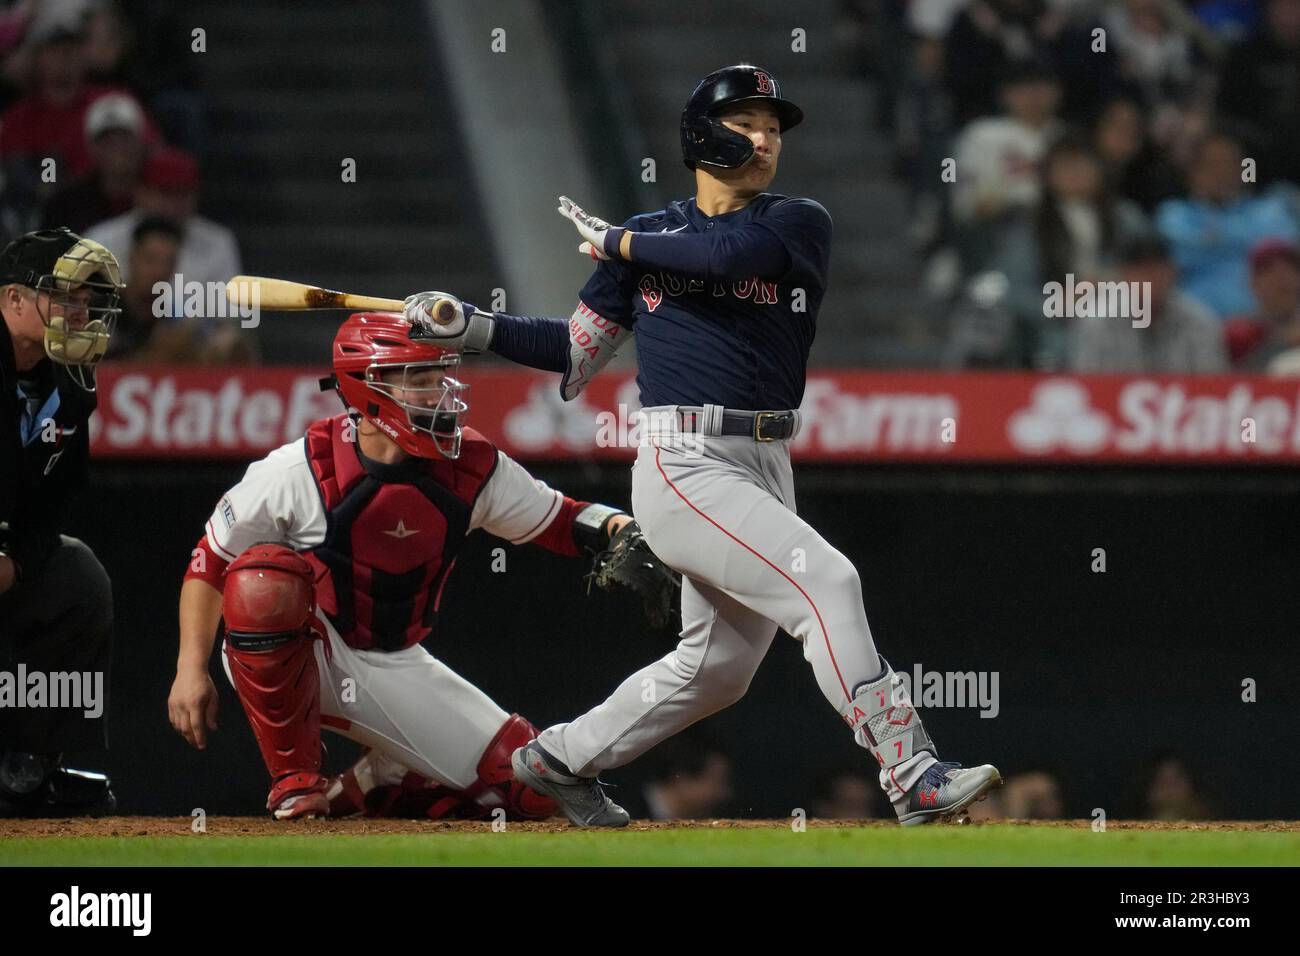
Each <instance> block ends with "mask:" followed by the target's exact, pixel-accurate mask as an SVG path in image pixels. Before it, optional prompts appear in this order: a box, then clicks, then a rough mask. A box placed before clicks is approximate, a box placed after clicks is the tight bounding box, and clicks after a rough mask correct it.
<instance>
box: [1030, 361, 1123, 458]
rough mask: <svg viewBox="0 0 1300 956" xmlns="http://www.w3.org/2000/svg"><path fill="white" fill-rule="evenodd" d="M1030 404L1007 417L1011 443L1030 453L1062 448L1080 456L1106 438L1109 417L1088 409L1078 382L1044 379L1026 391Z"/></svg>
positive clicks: (1094, 448) (1108, 430)
mask: <svg viewBox="0 0 1300 956" xmlns="http://www.w3.org/2000/svg"><path fill="white" fill-rule="evenodd" d="M1029 400H1030V405H1029V407H1028V408H1025V409H1021V410H1020V411H1018V412H1016V413H1015V414H1014V415H1012V416H1011V418H1010V419H1008V420H1007V435H1008V436H1009V437H1010V438H1011V442H1012V444H1014V445H1015V446H1016V447H1017V448H1019V449H1020V450H1021V451H1023V452H1027V453H1029V454H1031V455H1043V454H1047V453H1048V452H1051V451H1055V450H1056V449H1058V448H1064V449H1066V450H1068V451H1072V452H1075V453H1077V454H1080V455H1086V454H1087V453H1089V452H1093V451H1097V450H1098V449H1099V448H1101V447H1102V446H1104V445H1105V444H1106V442H1107V440H1108V439H1109V438H1110V432H1111V425H1110V419H1109V418H1107V417H1106V415H1104V414H1103V413H1101V412H1099V411H1097V410H1096V409H1094V408H1092V407H1091V406H1090V403H1089V395H1088V390H1087V389H1086V388H1084V387H1083V385H1081V384H1080V383H1078V382H1075V381H1071V380H1056V381H1050V382H1044V383H1043V384H1041V385H1039V386H1037V387H1036V388H1035V389H1034V390H1033V392H1032V393H1030V399H1029Z"/></svg>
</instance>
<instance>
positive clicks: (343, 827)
mask: <svg viewBox="0 0 1300 956" xmlns="http://www.w3.org/2000/svg"><path fill="white" fill-rule="evenodd" d="M999 822H1000V823H1006V824H1010V825H1013V826H1018V827H1041V828H1045V829H1064V830H1087V829H1089V828H1090V827H1091V821H1089V820H1051V821H1048V820H1003V821H999ZM205 823H206V832H207V833H209V834H214V835H218V836H307V835H311V834H322V835H330V836H334V835H340V836H371V835H376V834H403V833H410V834H431V833H477V832H486V831H490V830H491V823H490V822H488V821H478V820H470V821H466V820H367V819H364V818H362V819H358V818H350V819H344V820H293V821H288V822H279V821H276V820H272V819H270V818H269V817H216V816H214V817H208V818H207V820H206V821H205ZM193 825H194V820H193V819H192V818H191V817H103V818H101V819H98V820H84V819H73V820H60V819H46V820H0V840H3V839H5V838H7V837H25V838H29V839H31V838H41V837H158V836H183V835H186V834H189V833H191V832H193ZM807 825H808V828H809V829H821V828H826V827H858V828H883V829H895V828H897V826H898V824H896V823H894V822H893V821H892V820H867V821H862V820H809V821H808V822H807ZM789 826H790V820H789V819H788V818H787V819H781V820H677V821H669V822H655V821H649V820H634V821H633V822H632V824H631V825H630V826H629V827H628V829H629V830H633V831H636V830H710V829H714V830H767V829H784V828H788V827H789ZM970 826H980V824H978V823H976V824H970ZM509 827H510V829H511V830H514V831H519V832H532V833H558V832H563V831H565V830H570V829H573V828H572V827H571V826H570V825H569V824H568V823H565V822H556V821H546V822H543V823H523V822H519V823H514V822H512V823H510V824H509ZM1106 829H1107V830H1108V831H1110V830H1178V831H1197V830H1204V831H1220V832H1222V831H1239V832H1300V821H1296V820H1260V821H1214V822H1197V823H1182V822H1179V823H1153V822H1147V821H1133V820H1128V821H1126V820H1108V821H1107V822H1106Z"/></svg>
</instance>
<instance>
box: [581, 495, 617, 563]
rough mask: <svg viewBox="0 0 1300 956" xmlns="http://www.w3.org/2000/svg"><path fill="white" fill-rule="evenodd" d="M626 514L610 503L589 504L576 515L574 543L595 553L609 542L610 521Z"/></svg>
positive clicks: (603, 548)
mask: <svg viewBox="0 0 1300 956" xmlns="http://www.w3.org/2000/svg"><path fill="white" fill-rule="evenodd" d="M621 514H625V512H622V511H619V510H618V509H617V508H611V507H610V506H609V505H587V507H585V508H583V509H582V510H581V511H579V512H578V513H577V515H576V516H574V519H573V543H574V544H576V545H577V546H578V547H580V548H584V549H585V550H587V551H590V552H592V553H593V554H594V553H595V552H597V551H604V550H605V546H606V545H608V544H609V521H610V519H611V518H614V517H617V516H618V515H621Z"/></svg>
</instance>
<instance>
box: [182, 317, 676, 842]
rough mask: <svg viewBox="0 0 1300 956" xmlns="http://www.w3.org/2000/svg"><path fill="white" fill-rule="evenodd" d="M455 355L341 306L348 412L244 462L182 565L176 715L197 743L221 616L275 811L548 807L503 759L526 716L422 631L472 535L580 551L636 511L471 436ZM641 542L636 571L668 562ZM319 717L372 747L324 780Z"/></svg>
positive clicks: (542, 811) (528, 811) (233, 676)
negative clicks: (533, 469)
mask: <svg viewBox="0 0 1300 956" xmlns="http://www.w3.org/2000/svg"><path fill="white" fill-rule="evenodd" d="M459 362H460V355H459V354H458V353H457V352H456V351H455V350H454V349H450V348H447V347H445V346H443V345H440V344H438V343H437V342H429V341H427V340H425V339H423V338H422V337H421V336H420V330H419V329H418V328H416V329H413V328H412V326H411V325H410V324H409V323H408V321H407V320H406V319H405V318H404V317H403V316H401V315H394V314H388V313H366V314H357V315H353V316H352V317H351V318H349V319H348V320H347V321H346V322H345V323H344V324H343V326H342V327H341V328H340V329H339V332H338V334H337V336H336V337H335V341H334V362H333V365H334V379H333V381H334V384H335V386H336V388H337V389H338V392H339V395H340V396H341V397H342V399H343V401H344V403H345V405H347V406H348V409H349V410H348V411H347V412H344V413H340V414H339V415H336V416H334V417H332V418H326V419H322V420H320V421H317V422H313V423H312V424H311V426H310V427H309V428H308V429H307V434H306V435H305V436H304V437H303V438H301V439H299V440H298V441H295V442H292V443H290V444H288V445H284V446H283V447H281V448H278V449H276V450H275V451H273V452H271V453H270V454H269V455H267V456H266V457H265V458H264V459H262V460H261V461H258V462H255V463H253V464H252V465H251V466H249V468H248V471H247V473H246V474H245V475H244V478H243V480H241V481H240V482H239V483H238V484H237V485H235V486H234V487H233V488H231V489H230V490H229V491H228V492H227V493H226V495H225V496H224V497H223V498H222V499H221V500H220V501H219V502H218V503H217V506H216V508H215V509H214V511H213V513H212V516H211V518H209V519H208V523H207V527H206V533H205V534H204V535H203V537H202V538H201V539H200V541H199V543H198V546H197V548H196V551H195V556H194V560H192V561H191V562H190V566H189V568H188V570H187V572H186V575H185V583H184V584H183V586H182V589H181V600H180V632H181V633H180V655H179V657H178V660H177V668H176V680H175V683H174V684H173V686H172V690H171V695H170V697H169V699H168V712H169V715H170V718H171V723H172V725H173V727H175V729H176V730H177V731H178V732H179V733H181V734H182V735H183V736H184V737H185V739H186V740H187V741H189V742H190V743H191V744H192V745H194V746H195V747H198V748H200V749H202V748H204V747H205V746H206V738H207V734H208V732H209V731H211V730H215V729H216V716H217V696H216V689H215V687H214V686H213V684H212V680H211V678H210V677H209V675H208V661H209V659H210V657H211V653H212V646H213V642H214V640H215V638H216V636H217V625H218V622H219V621H220V620H222V619H224V622H225V635H226V639H225V643H224V646H223V651H224V653H223V662H224V664H225V668H226V673H227V675H228V676H229V678H230V680H231V683H232V684H233V685H234V687H235V690H236V691H237V692H238V694H239V699H240V702H241V703H242V704H243V707H244V711H245V713H246V714H247V715H248V719H249V723H250V724H251V725H252V728H253V732H254V736H255V737H256V738H257V742H258V746H259V747H260V749H261V751H262V757H263V760H264V761H265V763H266V767H267V770H268V772H269V773H270V776H271V790H270V794H269V796H268V798H267V808H268V809H269V810H270V811H271V813H272V814H273V815H274V816H275V817H276V818H277V819H292V818H295V817H302V816H325V815H327V814H328V815H334V816H337V815H346V814H348V813H353V812H358V811H364V812H367V813H369V814H371V815H413V814H419V815H427V816H431V817H443V816H458V817H465V816H485V815H487V814H489V813H491V812H492V811H494V810H496V809H497V808H502V809H504V810H505V811H506V814H507V816H510V817H522V818H538V817H546V816H549V815H550V814H551V813H553V812H554V809H555V808H554V805H553V804H552V802H551V801H550V800H549V799H547V798H545V797H544V796H542V795H541V794H539V793H538V792H536V791H535V790H534V789H531V788H529V787H527V786H526V785H523V784H521V783H520V782H518V781H516V780H514V779H513V775H512V773H511V770H510V756H511V753H512V752H513V751H514V750H515V749H516V748H517V747H519V746H521V745H522V744H524V743H526V742H528V741H530V740H532V739H533V737H534V736H536V731H535V729H534V728H533V726H532V725H531V724H530V723H529V722H528V721H527V720H525V719H524V718H522V717H520V716H519V715H518V714H507V713H506V712H505V711H504V710H502V709H501V708H500V707H499V706H497V704H496V703H495V702H494V701H493V700H492V699H491V698H489V697H488V695H487V694H485V693H484V692H483V691H481V690H479V689H478V688H477V687H475V686H474V685H473V684H471V683H470V682H469V681H467V680H465V679H464V678H463V677H461V676H460V675H459V674H457V673H455V672H454V671H452V670H451V669H450V668H449V667H447V666H446V665H445V664H443V663H442V662H441V661H439V660H438V659H437V658H435V657H434V656H433V655H431V654H430V653H429V652H428V651H426V650H425V649H424V648H423V647H422V646H420V642H421V641H422V640H424V639H425V638H426V637H428V636H429V634H430V633H431V631H432V630H433V627H434V625H435V623H436V620H437V616H438V606H439V604H440V603H441V599H442V590H443V587H444V586H445V584H446V582H447V578H448V576H449V575H450V574H451V571H452V568H453V566H454V565H455V561H456V555H457V553H458V552H459V550H460V549H461V547H462V545H463V542H464V539H465V537H466V536H467V535H468V534H469V533H470V532H471V531H473V530H474V529H476V528H482V529H484V530H485V531H488V532H489V533H491V534H494V535H496V536H498V537H501V538H504V539H506V540H508V541H511V542H513V543H515V544H522V543H524V542H531V543H533V544H537V545H540V546H541V547H544V548H547V549H549V550H551V551H554V552H557V553H559V554H565V555H578V554H581V553H583V551H584V550H586V551H593V552H602V549H606V547H607V545H609V544H610V540H611V538H614V539H615V542H616V546H619V545H622V544H623V543H625V542H629V541H633V540H634V539H635V537H636V533H635V523H634V522H632V520H631V518H630V517H629V516H628V515H625V514H623V513H621V512H619V511H617V510H616V509H614V508H610V507H607V506H604V505H598V504H590V503H588V502H582V501H574V500H573V499H571V498H568V497H566V496H565V495H563V494H561V493H560V492H558V491H556V490H554V489H552V488H549V487H547V485H546V484H544V483H543V482H541V481H538V480H535V479H533V478H532V477H531V476H530V475H529V474H528V473H527V472H526V471H525V470H524V469H523V468H522V467H520V466H519V465H518V464H517V463H515V462H514V461H512V460H511V459H510V458H509V457H507V456H506V455H505V454H503V453H502V452H499V451H498V450H497V449H496V448H495V447H494V446H493V445H492V443H491V442H489V441H488V440H487V439H486V438H484V437H483V436H482V435H480V434H478V433H477V432H475V431H473V430H472V429H469V428H463V427H462V425H461V419H462V416H463V415H464V413H465V412H466V410H467V408H468V406H467V404H466V403H465V402H464V400H463V398H462V394H463V392H464V389H465V386H464V385H462V384H461V383H459V382H457V381H456V380H455V379H454V378H452V377H451V374H452V372H454V371H455V368H456V366H457V365H458V364H459ZM628 547H629V549H630V548H632V547H633V545H632V544H628ZM616 550H617V547H615V548H614V549H611V550H608V551H603V552H602V555H601V556H602V557H604V555H605V554H613V553H615V552H616ZM633 553H636V561H635V564H636V565H637V566H638V567H637V570H638V571H644V570H645V568H646V565H647V564H651V565H653V564H656V563H657V561H656V560H655V559H654V558H653V556H652V555H648V553H645V552H633ZM613 563H614V564H616V565H617V564H619V563H620V562H618V561H614V562H613ZM660 568H661V569H662V566H660ZM662 571H663V574H662V576H661V577H663V578H668V579H669V580H671V576H670V574H669V572H668V571H667V570H666V569H662ZM616 583H617V581H616ZM322 725H323V726H325V727H328V728H330V729H332V730H334V731H336V732H337V733H340V734H343V735H345V736H347V737H350V738H352V739H354V740H357V741H359V742H361V743H362V744H365V745H366V746H367V747H369V748H371V750H370V752H369V753H368V754H367V755H366V756H364V757H363V758H362V760H361V761H360V762H359V763H358V764H357V765H356V766H355V767H353V768H352V769H351V770H349V771H348V772H347V773H345V774H343V775H342V776H341V777H339V778H337V779H336V780H335V781H333V786H331V782H330V781H328V780H327V779H326V778H325V777H324V776H323V775H322V773H321V739H320V733H321V728H322Z"/></svg>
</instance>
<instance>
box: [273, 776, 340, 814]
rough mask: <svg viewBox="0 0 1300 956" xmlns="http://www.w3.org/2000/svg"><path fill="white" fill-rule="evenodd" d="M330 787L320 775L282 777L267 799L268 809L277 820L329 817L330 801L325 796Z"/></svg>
mask: <svg viewBox="0 0 1300 956" xmlns="http://www.w3.org/2000/svg"><path fill="white" fill-rule="evenodd" d="M328 786H329V781H327V780H326V779H325V778H324V777H323V776H321V775H320V774H318V773H295V774H290V775H289V776H287V777H281V778H280V779H279V780H277V781H276V782H275V785H274V786H272V787H271V793H270V795H269V796H268V797H267V798H266V808H267V809H268V810H270V811H271V816H273V817H275V818H276V819H277V820H295V819H299V818H303V817H327V816H329V813H330V801H329V798H328V797H327V796H326V795H325V790H326V788H327V787H328Z"/></svg>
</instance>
